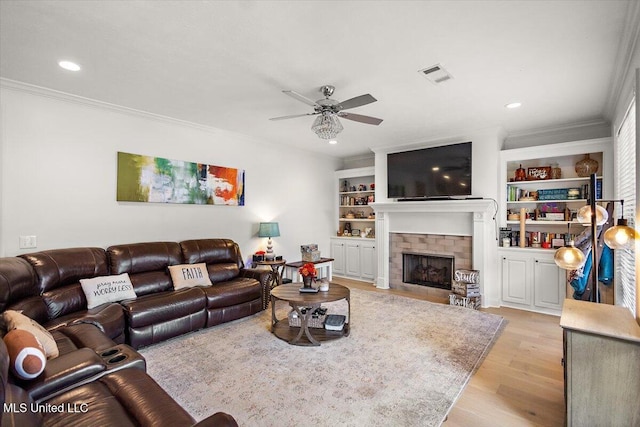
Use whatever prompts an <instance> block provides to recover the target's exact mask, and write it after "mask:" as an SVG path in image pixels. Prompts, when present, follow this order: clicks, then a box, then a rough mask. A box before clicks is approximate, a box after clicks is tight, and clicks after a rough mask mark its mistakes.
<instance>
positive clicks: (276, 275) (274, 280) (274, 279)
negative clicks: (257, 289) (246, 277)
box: [253, 259, 287, 289]
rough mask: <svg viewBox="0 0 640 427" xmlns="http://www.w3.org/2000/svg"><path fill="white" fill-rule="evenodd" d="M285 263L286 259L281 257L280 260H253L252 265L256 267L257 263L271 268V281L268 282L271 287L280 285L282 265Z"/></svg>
mask: <svg viewBox="0 0 640 427" xmlns="http://www.w3.org/2000/svg"><path fill="white" fill-rule="evenodd" d="M286 263H287V261H286V260H284V259H282V260H280V261H253V267H254V268H255V267H257V266H259V265H264V266H268V267H270V268H271V271H272V272H273V274H272V275H271V282H270V283H269V288H270V289H273V288H275V287H276V286H280V285H282V273H283V271H284V266H285V264H286Z"/></svg>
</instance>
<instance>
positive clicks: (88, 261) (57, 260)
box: [20, 248, 109, 292]
mask: <svg viewBox="0 0 640 427" xmlns="http://www.w3.org/2000/svg"><path fill="white" fill-rule="evenodd" d="M20 257H21V258H23V259H25V260H26V261H27V262H28V263H29V264H31V266H32V267H33V269H34V270H35V271H36V274H37V276H38V283H39V286H40V292H46V291H49V290H51V289H55V288H58V287H60V286H64V285H69V284H71V283H78V281H79V280H80V279H85V278H89V277H96V276H105V275H107V274H108V273H109V270H108V264H107V255H106V253H105V251H104V249H102V248H68V249H52V250H48V251H42V252H34V253H31V254H24V255H20Z"/></svg>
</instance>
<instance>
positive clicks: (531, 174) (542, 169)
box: [527, 166, 551, 181]
mask: <svg viewBox="0 0 640 427" xmlns="http://www.w3.org/2000/svg"><path fill="white" fill-rule="evenodd" d="M527 177H528V179H529V180H530V181H537V180H541V179H550V178H551V166H538V167H535V168H528V169H527Z"/></svg>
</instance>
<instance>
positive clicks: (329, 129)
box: [311, 113, 344, 140]
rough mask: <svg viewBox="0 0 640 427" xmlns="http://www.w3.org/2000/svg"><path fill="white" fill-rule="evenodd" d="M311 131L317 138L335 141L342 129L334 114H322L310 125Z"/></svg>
mask: <svg viewBox="0 0 640 427" xmlns="http://www.w3.org/2000/svg"><path fill="white" fill-rule="evenodd" d="M311 129H312V130H313V131H314V132H315V133H316V135H318V137H319V138H322V139H328V140H332V139H335V137H336V136H337V135H338V134H339V133H340V132H342V130H343V129H344V128H343V127H342V123H340V121H339V120H338V117H336V116H335V115H334V114H330V113H322V114H321V115H319V116H318V117H317V118H316V119H315V121H314V122H313V125H311Z"/></svg>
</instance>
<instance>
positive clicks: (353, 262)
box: [345, 242, 360, 276]
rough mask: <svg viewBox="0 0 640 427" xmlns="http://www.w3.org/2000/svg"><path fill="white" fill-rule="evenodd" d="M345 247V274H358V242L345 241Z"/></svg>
mask: <svg viewBox="0 0 640 427" xmlns="http://www.w3.org/2000/svg"><path fill="white" fill-rule="evenodd" d="M345 248H346V249H345V251H346V256H345V260H346V265H345V268H346V274H347V275H348V276H360V244H359V243H356V242H347V243H346V244H345Z"/></svg>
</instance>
